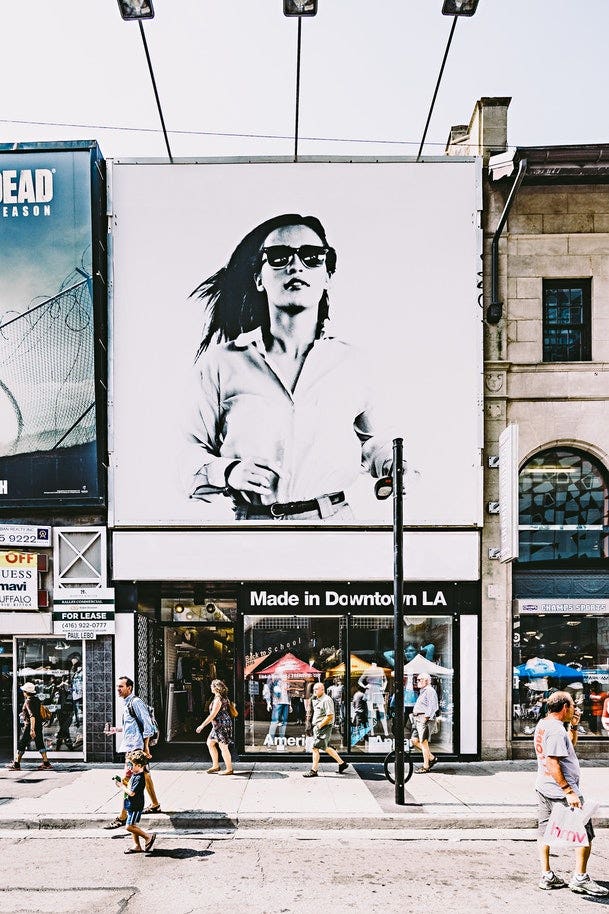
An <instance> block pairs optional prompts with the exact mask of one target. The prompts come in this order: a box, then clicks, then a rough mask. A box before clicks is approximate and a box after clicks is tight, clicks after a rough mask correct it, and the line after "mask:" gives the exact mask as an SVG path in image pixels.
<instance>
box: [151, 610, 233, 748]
mask: <svg viewBox="0 0 609 914" xmlns="http://www.w3.org/2000/svg"><path fill="white" fill-rule="evenodd" d="M183 615H184V613H182V612H180V613H178V617H181V616H183ZM233 643H234V636H233V628H232V626H223V625H192V624H191V625H167V626H166V627H165V631H164V665H165V696H164V698H165V703H164V707H165V715H166V720H165V734H166V736H165V739H166V741H167V742H168V743H190V742H196V743H199V744H200V743H201V739H202V737H201V736H199V735H198V734H197V733H196V732H195V729H196V727H198V726H199V724H200V723H201V721H202V720H203V719H204V718H205V717H207V714H208V711H209V705H210V703H211V701H212V691H211V683H212V680H213V679H221V680H222V681H223V682H225V683H226V685H227V686H228V688H229V691H230V690H231V689H232V682H233ZM207 733H208V731H206V732H205V734H204V737H206V736H207Z"/></svg>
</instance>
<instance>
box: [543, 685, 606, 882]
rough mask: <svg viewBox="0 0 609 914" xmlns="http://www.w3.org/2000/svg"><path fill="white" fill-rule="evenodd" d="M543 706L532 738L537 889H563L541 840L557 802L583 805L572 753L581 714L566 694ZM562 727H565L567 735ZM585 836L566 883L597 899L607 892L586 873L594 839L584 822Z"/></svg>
mask: <svg viewBox="0 0 609 914" xmlns="http://www.w3.org/2000/svg"><path fill="white" fill-rule="evenodd" d="M546 707H547V709H548V713H547V716H546V717H543V718H542V719H541V720H540V721H538V723H537V726H536V727H535V734H534V737H533V743H534V746H535V755H536V756H537V780H536V781H535V790H536V791H537V801H538V822H539V837H540V841H539V860H540V863H541V871H542V872H541V878H540V880H539V888H540V889H562V888H564V886H566V884H567V883H566V882H565V881H564V879H562V878H561V877H560V876H557V875H556V874H555V873H554V872H553V871H552V869H551V868H550V846H549V844H546V843H545V842H544V841H543V838H544V835H545V831H546V826H547V824H548V821H549V819H550V816H551V814H552V807H553V806H554V805H555V804H556V803H560V804H561V805H563V806H571V807H575V808H577V809H579V808H580V807H581V806H582V805H583V802H584V798H583V796H582V793H581V790H580V787H579V776H580V768H579V761H578V758H577V755H576V754H575V746H576V744H577V725H578V723H579V717H580V714H579V710H576V708H575V704H574V702H573V698H572V697H571V695H569V693H568V692H554V693H553V694H552V695H550V697H549V698H548V700H547V702H546ZM565 726H568V728H569V732H567V730H566V729H565ZM586 833H587V835H588V840H589V842H590V844H589V846H588V847H578V848H577V849H576V851H575V864H576V865H575V872H574V873H573V876H572V877H571V881H570V882H569V888H570V889H571V891H572V892H575V893H576V894H577V895H593V896H595V897H597V898H598V897H602V896H605V895H609V889H606V888H604V887H603V886H602V885H599V884H598V883H597V882H593V881H592V879H590V877H589V876H588V875H587V873H586V866H587V863H588V858H589V857H590V852H591V850H592V839H593V837H594V829H593V827H592V823H591V822H590V821H588V822H587V823H586Z"/></svg>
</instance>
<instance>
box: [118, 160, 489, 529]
mask: <svg viewBox="0 0 609 914" xmlns="http://www.w3.org/2000/svg"><path fill="white" fill-rule="evenodd" d="M431 163H437V164H443V165H447V166H448V165H453V166H455V167H456V166H458V165H470V166H471V164H472V163H474V164H475V182H474V188H475V207H474V210H473V213H474V216H475V219H476V221H475V225H474V227H473V232H474V233H475V238H476V242H475V251H474V252H473V253H474V255H475V258H476V262H477V264H478V265H479V266H478V271H477V274H476V275H477V288H478V292H479V293H481V285H480V278H481V276H482V263H483V229H482V213H483V160H482V158H481V157H480V156H458V157H457V156H447V155H434V156H423V157H421V158H420V159H417V157H416V156H414V155H413V156H391V155H389V156H348V155H299V156H298V162H294V157H293V156H225V157H224V156H200V157H199V156H196V157H192V156H190V157H183V158H174V159H173V162H168V160H167V158H160V157H147V156H146V157H131V156H130V157H124V158H123V157H112V158H108V159H107V160H106V167H107V182H106V187H107V216H108V220H109V223H110V224H111V222H112V219H113V216H114V196H113V168H114V167H115V166H121V167H122V166H129V167H131V166H136V167H138V166H144V167H145V166H148V165H154V166H159V165H162V166H165V167H167V168H174V167H176V166H184V165H231V164H235V165H239V164H241V165H248V164H251V165H276V164H287V165H290V166H293V167H294V168H297V167H298V166H299V165H302V164H353V165H359V164H371V165H374V164H412V165H415V164H416V165H425V164H431ZM113 245H114V238H113V233H112V232H109V238H108V376H107V386H108V453H109V460H108V527H109V528H113V529H115V530H116V531H122V532H127V531H138V530H152V531H156V532H161V531H162V532H179V531H188V530H201V525H200V523H194V522H193V523H190V522H189V521H183V522H177V523H175V522H172V523H170V524H167V523H166V521H164V520H163V518H160V517H155V518H154V519H147V520H146V521H144V522H131V523H125V522H120V523H119V525H118V526H117V524H116V513H115V503H114V479H113V471H114V464H113V459H112V454H113V453H114V433H113V429H114V427H115V425H114V421H113V418H114V402H115V391H114V370H113V361H114V355H113V353H114V325H113V315H114V288H115V285H114V273H113V271H114V257H113ZM483 324H484V321H483V314H482V312H481V314H480V325H479V330H478V333H479V348H478V364H477V370H478V389H477V399H476V409H477V412H478V421H477V431H476V434H477V449H478V451H479V456H480V465H479V474H478V505H477V508H476V517H475V519H474V520H472V522H471V523H446V524H440V525H437V524H405V525H404V530H409V531H413V532H417V533H420V532H424V531H429V530H431V529H436V530H437V529H438V528H439V529H442V530H444V529H445V530H450V531H455V532H457V531H463V532H466V531H472V530H476V531H479V530H481V529H482V527H483V524H484V510H483V461H482V455H483V451H484V413H483V404H484V376H483V367H484V362H483ZM238 529H239V525H237V526H235V525H233V524H225V523H218V522H214V521H213V520H209V521H206V522H205V524H204V530H205V531H206V532H213V531H221V532H223V533H225V534H229V533H234V532H236V530H238ZM247 529H248V530H249V531H258V532H261V531H271V530H276V529H277V527H276V525H275V524H274V523H273V522H271V523H266V522H264V521H258V522H256V523H255V524H252V525H251V526H250V525H248V526H247ZM281 529H282V530H284V531H303V530H306V531H307V532H308V531H310V530H311V531H313V530H315V531H318V532H319V531H320V530H323V531H328V529H329V528H328V526H326V525H324V524H317V523H315V522H311V523H310V524H307V525H306V526H303V525H302V524H299V523H298V522H291V521H286V522H284V523H282V524H281ZM390 529H392V525H391V523H390V522H387V523H384V522H383V523H380V522H374V521H372V522H370V521H367V522H364V523H362V524H351V525H342V524H333V525H332V527H331V530H332V531H334V532H337V533H338V532H349V533H353V534H355V533H361V532H365V531H367V530H371V531H372V530H378V531H384V530H390Z"/></svg>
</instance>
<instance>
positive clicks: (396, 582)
mask: <svg viewBox="0 0 609 914" xmlns="http://www.w3.org/2000/svg"><path fill="white" fill-rule="evenodd" d="M403 454H404V441H403V439H402V438H394V439H393V471H392V482H393V652H394V653H393V656H394V675H395V682H394V712H395V714H394V718H393V738H394V741H395V802H396V805H397V806H403V805H404V460H403Z"/></svg>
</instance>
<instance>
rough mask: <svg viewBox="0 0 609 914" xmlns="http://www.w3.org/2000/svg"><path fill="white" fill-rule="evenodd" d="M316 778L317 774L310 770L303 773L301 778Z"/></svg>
mask: <svg viewBox="0 0 609 914" xmlns="http://www.w3.org/2000/svg"><path fill="white" fill-rule="evenodd" d="M316 777H317V772H316V771H313V769H312V768H311V770H310V771H305V773H304V774H303V778H316Z"/></svg>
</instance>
